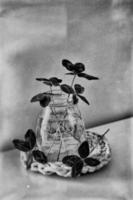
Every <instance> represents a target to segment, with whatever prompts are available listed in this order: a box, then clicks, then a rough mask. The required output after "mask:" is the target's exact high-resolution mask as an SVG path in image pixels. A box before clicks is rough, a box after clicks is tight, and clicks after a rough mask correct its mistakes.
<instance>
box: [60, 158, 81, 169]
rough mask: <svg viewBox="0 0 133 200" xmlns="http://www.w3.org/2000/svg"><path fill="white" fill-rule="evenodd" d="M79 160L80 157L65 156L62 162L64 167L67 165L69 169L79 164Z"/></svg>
mask: <svg viewBox="0 0 133 200" xmlns="http://www.w3.org/2000/svg"><path fill="white" fill-rule="evenodd" d="M80 161H81V159H80V157H78V156H76V155H70V156H65V157H64V158H63V159H62V162H63V163H64V164H65V165H68V166H70V167H72V166H73V165H75V164H76V163H78V162H80Z"/></svg>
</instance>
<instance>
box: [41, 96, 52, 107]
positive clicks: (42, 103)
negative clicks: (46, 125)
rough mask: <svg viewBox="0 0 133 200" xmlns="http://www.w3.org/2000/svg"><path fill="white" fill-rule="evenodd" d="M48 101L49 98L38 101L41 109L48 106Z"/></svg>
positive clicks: (45, 97)
mask: <svg viewBox="0 0 133 200" xmlns="http://www.w3.org/2000/svg"><path fill="white" fill-rule="evenodd" d="M50 101H51V98H50V96H44V98H43V99H42V100H41V101H40V105H41V106H42V107H46V106H48V104H49V103H50Z"/></svg>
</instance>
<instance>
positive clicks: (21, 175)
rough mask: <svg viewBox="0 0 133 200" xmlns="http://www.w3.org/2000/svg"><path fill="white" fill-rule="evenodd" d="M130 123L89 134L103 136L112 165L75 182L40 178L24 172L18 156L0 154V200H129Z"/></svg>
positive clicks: (131, 169)
mask: <svg viewBox="0 0 133 200" xmlns="http://www.w3.org/2000/svg"><path fill="white" fill-rule="evenodd" d="M131 123H133V120H132V119H131V118H130V119H125V120H121V121H118V122H114V123H109V124H106V125H102V126H98V127H96V128H93V129H91V130H93V131H96V132H98V133H101V134H102V133H103V132H104V131H105V130H106V129H107V128H110V132H109V133H108V135H107V138H108V140H109V143H110V145H111V148H112V161H111V163H110V164H109V165H108V166H106V167H104V168H103V169H102V170H100V171H98V172H96V173H94V174H90V175H86V176H83V177H79V178H75V179H74V178H71V179H70V178H69V179H65V178H61V177H57V176H56V175H52V176H42V175H41V174H35V173H33V172H29V171H25V169H24V168H23V167H22V166H21V164H20V160H19V152H18V151H17V150H11V151H7V152H3V153H0V199H1V200H22V199H26V200H34V199H35V200H44V199H54V200H56V199H58V200H66V199H67V200H68V199H70V200H81V199H82V200H88V199H90V200H94V199H95V200H101V199H106V200H107V199H109V200H120V199H123V200H129V199H132V197H131V195H132V194H131V186H132V183H133V165H132V163H133V162H132V161H133V160H132V159H131V157H132V156H131V155H132V154H131V152H132V150H133V147H132V144H133V134H132V132H131Z"/></svg>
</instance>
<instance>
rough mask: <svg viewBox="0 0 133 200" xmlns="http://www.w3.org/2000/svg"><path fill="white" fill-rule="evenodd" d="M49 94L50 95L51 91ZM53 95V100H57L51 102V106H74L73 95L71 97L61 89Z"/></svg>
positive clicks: (53, 91)
mask: <svg viewBox="0 0 133 200" xmlns="http://www.w3.org/2000/svg"><path fill="white" fill-rule="evenodd" d="M47 92H48V93H50V92H51V91H50V90H49V91H47ZM52 94H53V95H52V98H53V99H54V98H55V101H54V102H52V101H51V102H50V104H49V105H50V106H66V105H68V104H73V101H72V94H70V95H69V94H67V93H65V92H63V91H62V90H60V89H55V90H52Z"/></svg>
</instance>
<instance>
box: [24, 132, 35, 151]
mask: <svg viewBox="0 0 133 200" xmlns="http://www.w3.org/2000/svg"><path fill="white" fill-rule="evenodd" d="M25 141H26V142H28V143H29V146H30V149H33V147H34V146H35V144H36V136H35V133H34V131H33V130H32V129H29V130H28V131H27V132H26V134H25Z"/></svg>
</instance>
